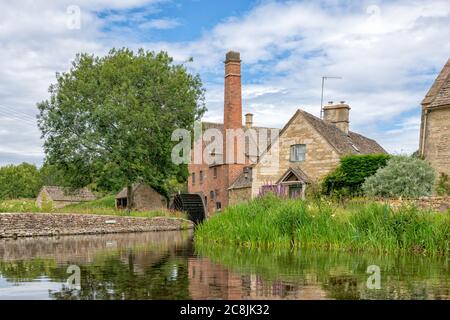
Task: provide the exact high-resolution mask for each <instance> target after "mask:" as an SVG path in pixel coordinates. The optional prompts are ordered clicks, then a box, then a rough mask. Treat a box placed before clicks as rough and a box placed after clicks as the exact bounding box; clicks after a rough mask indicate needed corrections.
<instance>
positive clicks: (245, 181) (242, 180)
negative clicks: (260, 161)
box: [228, 169, 252, 189]
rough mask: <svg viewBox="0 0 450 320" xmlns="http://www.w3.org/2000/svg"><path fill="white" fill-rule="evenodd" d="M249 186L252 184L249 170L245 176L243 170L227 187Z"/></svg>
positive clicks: (239, 187)
mask: <svg viewBox="0 0 450 320" xmlns="http://www.w3.org/2000/svg"><path fill="white" fill-rule="evenodd" d="M249 170H251V169H249ZM251 186H252V178H251V172H249V173H248V175H247V177H246V176H245V172H242V173H241V174H240V175H239V177H237V179H236V180H234V182H233V183H232V184H231V186H230V187H229V188H228V189H241V188H250V187H251Z"/></svg>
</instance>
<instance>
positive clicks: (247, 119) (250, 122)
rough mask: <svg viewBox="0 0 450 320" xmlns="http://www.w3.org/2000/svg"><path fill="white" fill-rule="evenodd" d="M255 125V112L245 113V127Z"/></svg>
mask: <svg viewBox="0 0 450 320" xmlns="http://www.w3.org/2000/svg"><path fill="white" fill-rule="evenodd" d="M252 126H253V113H246V114H245V127H246V128H251V127H252Z"/></svg>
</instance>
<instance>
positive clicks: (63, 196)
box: [36, 186, 96, 209]
mask: <svg viewBox="0 0 450 320" xmlns="http://www.w3.org/2000/svg"><path fill="white" fill-rule="evenodd" d="M95 199H96V198H95V195H94V194H93V193H92V192H91V191H90V190H89V189H87V188H82V189H77V190H70V189H68V188H64V187H55V186H44V187H42V189H41V191H40V192H39V194H38V196H37V198H36V206H37V207H38V208H42V207H43V206H45V204H47V203H48V204H50V203H51V205H52V207H53V208H57V209H59V208H63V207H65V206H67V205H69V204H75V203H80V202H86V201H92V200H95Z"/></svg>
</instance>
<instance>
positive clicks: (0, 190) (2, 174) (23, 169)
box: [0, 163, 41, 199]
mask: <svg viewBox="0 0 450 320" xmlns="http://www.w3.org/2000/svg"><path fill="white" fill-rule="evenodd" d="M40 188H41V180H40V177H39V171H38V169H37V168H36V166H35V165H32V164H29V163H22V164H19V165H8V166H4V167H0V199H18V198H34V197H36V196H37V194H38V192H39V189H40Z"/></svg>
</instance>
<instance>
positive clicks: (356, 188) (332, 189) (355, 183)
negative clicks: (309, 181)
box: [322, 154, 389, 195]
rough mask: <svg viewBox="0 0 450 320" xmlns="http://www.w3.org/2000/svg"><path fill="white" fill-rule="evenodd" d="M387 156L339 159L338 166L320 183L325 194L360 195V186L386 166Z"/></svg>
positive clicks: (374, 155) (351, 156)
mask: <svg viewBox="0 0 450 320" xmlns="http://www.w3.org/2000/svg"><path fill="white" fill-rule="evenodd" d="M388 159H389V155H387V154H369V155H350V156H346V157H343V158H342V159H341V163H340V165H339V166H338V167H337V168H336V169H335V170H334V171H332V172H331V173H329V174H328V175H327V176H326V177H325V178H324V180H323V182H322V190H323V192H324V193H325V194H328V195H331V194H336V193H338V194H343V195H355V194H359V193H361V186H362V184H363V183H364V181H365V179H366V178H367V177H370V176H371V175H373V174H375V172H377V170H378V169H379V168H381V167H383V166H385V165H386V163H387V161H388Z"/></svg>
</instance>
